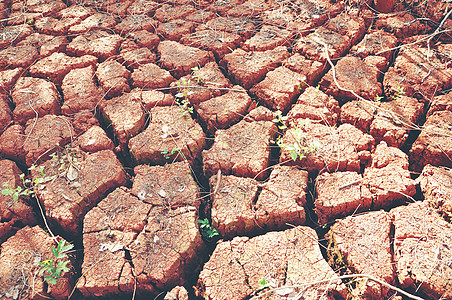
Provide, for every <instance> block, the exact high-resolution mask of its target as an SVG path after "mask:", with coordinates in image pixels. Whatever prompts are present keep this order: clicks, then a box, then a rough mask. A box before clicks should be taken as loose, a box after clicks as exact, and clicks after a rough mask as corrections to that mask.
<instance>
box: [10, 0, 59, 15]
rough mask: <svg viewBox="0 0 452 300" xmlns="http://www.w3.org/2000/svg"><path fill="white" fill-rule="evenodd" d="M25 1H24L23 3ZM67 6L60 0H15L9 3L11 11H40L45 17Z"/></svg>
mask: <svg viewBox="0 0 452 300" xmlns="http://www.w3.org/2000/svg"><path fill="white" fill-rule="evenodd" d="M24 2H25V3H24ZM66 7H67V6H66V4H64V2H63V1H60V0H43V1H33V0H27V1H17V2H13V3H11V10H12V11H19V10H20V11H27V12H31V13H40V14H41V15H42V16H44V17H47V16H50V15H54V14H56V13H57V12H58V11H60V10H62V9H65V8H66Z"/></svg>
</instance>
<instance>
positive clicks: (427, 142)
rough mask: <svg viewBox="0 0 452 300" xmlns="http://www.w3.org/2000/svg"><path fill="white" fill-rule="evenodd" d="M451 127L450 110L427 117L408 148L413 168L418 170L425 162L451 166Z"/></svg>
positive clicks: (451, 115)
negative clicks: (418, 133) (419, 132)
mask: <svg viewBox="0 0 452 300" xmlns="http://www.w3.org/2000/svg"><path fill="white" fill-rule="evenodd" d="M451 128H452V112H451V111H448V110H445V111H437V112H434V113H433V114H432V115H431V116H429V117H428V118H427V121H426V122H425V123H424V126H423V127H422V131H421V134H420V135H419V136H418V138H417V140H416V141H415V142H414V144H413V146H412V147H411V149H410V153H409V154H410V162H411V168H412V169H413V170H415V171H418V172H420V171H421V170H422V168H423V167H424V166H426V165H427V164H431V165H433V166H436V167H439V166H445V167H449V168H450V167H452V160H451V157H452V138H451V136H450V130H451Z"/></svg>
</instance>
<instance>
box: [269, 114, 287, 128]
mask: <svg viewBox="0 0 452 300" xmlns="http://www.w3.org/2000/svg"><path fill="white" fill-rule="evenodd" d="M286 120H287V116H283V115H282V112H281V111H280V110H278V111H276V116H275V118H274V119H273V120H272V121H273V122H274V123H276V125H277V126H278V128H279V129H281V130H283V129H286V128H287V126H286V124H285V123H286V122H285V121H286Z"/></svg>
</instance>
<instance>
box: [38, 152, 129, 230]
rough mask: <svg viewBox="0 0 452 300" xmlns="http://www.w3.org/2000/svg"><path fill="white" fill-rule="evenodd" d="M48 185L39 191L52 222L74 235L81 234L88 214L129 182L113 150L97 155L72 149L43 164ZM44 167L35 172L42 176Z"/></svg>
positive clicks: (45, 180)
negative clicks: (109, 193) (101, 200)
mask: <svg viewBox="0 0 452 300" xmlns="http://www.w3.org/2000/svg"><path fill="white" fill-rule="evenodd" d="M40 168H42V169H43V173H44V174H45V177H44V183H43V184H42V186H40V189H39V191H36V197H37V198H38V199H39V201H40V202H41V204H42V205H43V207H44V209H45V213H46V217H47V219H48V221H50V222H51V224H53V225H54V226H58V227H61V228H62V229H63V230H64V231H65V232H67V233H68V234H71V235H76V234H79V233H80V226H81V225H82V224H81V221H82V219H83V217H84V215H85V214H86V213H87V212H88V211H89V210H90V209H91V208H92V207H93V206H95V205H96V204H97V203H98V202H99V200H100V199H101V198H102V197H103V196H104V195H105V194H106V193H107V192H108V191H111V190H113V189H114V188H116V187H118V186H121V185H124V184H125V183H126V174H125V172H124V170H123V168H122V165H121V163H120V162H119V160H118V159H117V158H116V155H115V154H114V153H113V151H111V150H103V151H99V152H96V153H93V154H85V153H82V152H81V151H80V152H77V151H76V150H75V149H69V150H68V151H65V152H63V153H59V154H58V155H57V156H56V158H54V159H51V160H49V161H47V162H45V163H44V164H42V165H41V167H40ZM40 168H38V169H35V171H33V172H32V175H33V177H34V178H40V177H42V174H41V172H40V170H39V169H40Z"/></svg>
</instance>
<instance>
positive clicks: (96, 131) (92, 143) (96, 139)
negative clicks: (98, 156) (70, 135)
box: [76, 125, 115, 153]
mask: <svg viewBox="0 0 452 300" xmlns="http://www.w3.org/2000/svg"><path fill="white" fill-rule="evenodd" d="M76 144H77V145H78V146H79V147H80V149H82V150H83V151H85V152H89V153H94V152H98V151H102V150H113V149H114V148H115V145H114V144H113V142H112V141H111V140H110V138H109V137H108V136H107V134H106V133H105V131H104V130H103V129H102V128H101V127H100V126H97V125H94V126H92V127H90V128H89V129H88V130H87V131H86V132H85V133H83V134H82V135H80V136H79V137H78V139H77V141H76Z"/></svg>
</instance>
